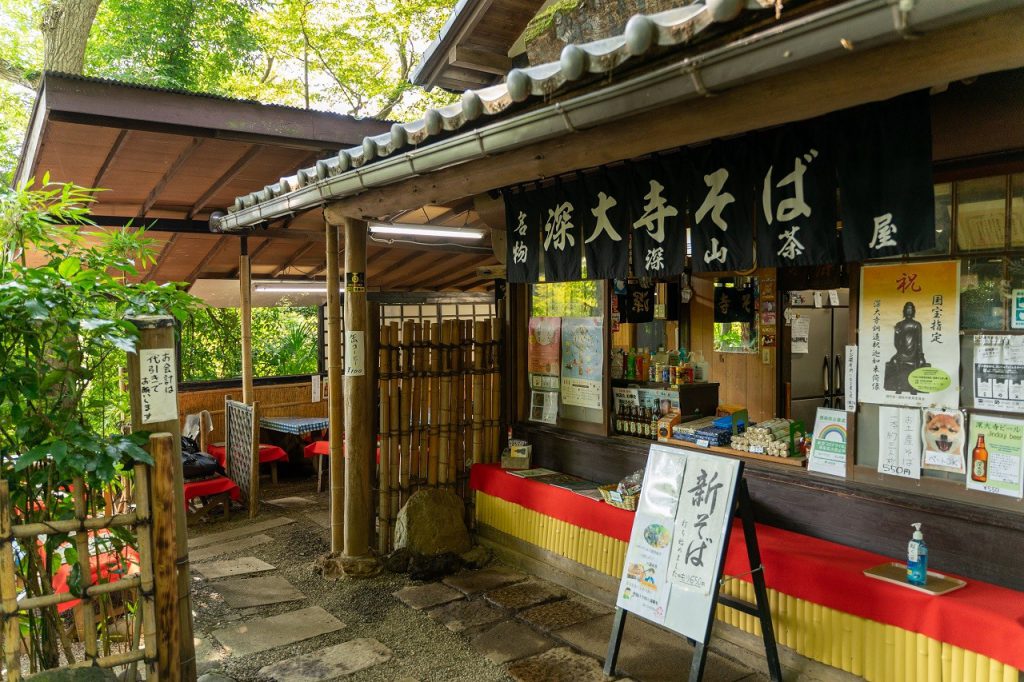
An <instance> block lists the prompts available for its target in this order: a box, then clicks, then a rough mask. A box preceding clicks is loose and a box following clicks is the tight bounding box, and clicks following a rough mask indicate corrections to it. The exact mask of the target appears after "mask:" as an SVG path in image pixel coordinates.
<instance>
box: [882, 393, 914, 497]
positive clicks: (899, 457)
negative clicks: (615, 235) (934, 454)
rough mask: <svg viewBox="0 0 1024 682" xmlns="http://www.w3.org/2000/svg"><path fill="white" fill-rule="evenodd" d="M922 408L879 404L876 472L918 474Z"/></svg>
mask: <svg viewBox="0 0 1024 682" xmlns="http://www.w3.org/2000/svg"><path fill="white" fill-rule="evenodd" d="M921 449H922V444H921V411H920V410H916V409H913V408H905V407H889V406H882V407H879V408H878V473H880V474H889V475H890V476H902V477H904V478H914V479H919V478H921Z"/></svg>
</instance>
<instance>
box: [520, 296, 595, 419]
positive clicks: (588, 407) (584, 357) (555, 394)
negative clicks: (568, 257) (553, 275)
mask: <svg viewBox="0 0 1024 682" xmlns="http://www.w3.org/2000/svg"><path fill="white" fill-rule="evenodd" d="M604 295H605V294H604V283H603V282H599V281H592V280H586V281H580V282H559V283H552V284H534V285H532V286H531V287H530V319H529V336H528V347H527V359H528V362H527V365H528V367H527V372H528V382H529V385H528V390H529V402H528V405H527V411H528V414H527V415H526V418H527V419H528V420H529V421H534V422H540V423H546V424H557V425H559V426H563V427H567V428H580V429H581V430H585V431H594V432H603V424H604V419H605V405H604V403H605V395H606V393H607V387H606V381H605V376H604V373H605V314H604V313H605V305H604ZM597 424H600V425H601V427H599V428H597V427H595V426H594V425H597Z"/></svg>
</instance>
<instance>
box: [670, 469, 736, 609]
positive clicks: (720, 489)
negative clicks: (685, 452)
mask: <svg viewBox="0 0 1024 682" xmlns="http://www.w3.org/2000/svg"><path fill="white" fill-rule="evenodd" d="M733 471H734V470H733V468H732V467H730V466H729V464H728V463H727V462H725V461H724V460H722V459H721V458H718V457H701V456H699V455H696V456H694V455H691V456H690V458H689V461H688V462H687V466H686V472H685V473H684V474H683V483H682V487H681V491H680V492H681V497H680V501H679V511H678V513H677V514H676V524H675V532H674V533H673V536H674V537H673V543H672V558H671V571H670V576H669V579H670V580H671V581H672V584H673V585H676V586H678V587H680V588H682V589H684V590H692V591H695V592H698V593H700V594H709V593H710V592H711V589H712V588H713V587H714V584H715V576H716V575H717V559H718V557H719V555H720V554H721V553H722V552H723V550H724V548H723V547H721V544H720V543H721V539H722V530H723V527H724V526H725V522H726V521H727V520H728V518H729V512H730V509H729V506H730V505H729V502H728V500H729V494H730V492H731V491H732V489H733V478H732V477H733Z"/></svg>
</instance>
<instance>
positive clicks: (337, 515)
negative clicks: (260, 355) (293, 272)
mask: <svg viewBox="0 0 1024 682" xmlns="http://www.w3.org/2000/svg"><path fill="white" fill-rule="evenodd" d="M326 231H327V235H326V243H325V244H324V248H325V249H326V251H327V390H328V410H329V411H330V418H329V424H330V430H329V434H330V435H329V437H330V444H331V456H330V488H331V552H334V553H337V552H341V551H342V550H343V549H344V537H345V525H344V519H345V481H344V478H345V441H344V438H345V421H344V416H343V405H342V400H341V396H342V381H343V376H344V370H343V369H342V366H341V347H342V346H341V344H342V340H341V271H340V268H339V267H338V249H339V244H338V226H337V225H332V224H331V223H327V225H326Z"/></svg>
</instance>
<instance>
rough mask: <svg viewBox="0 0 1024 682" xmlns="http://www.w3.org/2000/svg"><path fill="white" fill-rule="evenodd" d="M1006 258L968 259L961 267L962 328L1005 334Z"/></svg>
mask: <svg viewBox="0 0 1024 682" xmlns="http://www.w3.org/2000/svg"><path fill="white" fill-rule="evenodd" d="M1004 266H1005V261H1004V259H1003V258H965V259H964V260H963V262H962V264H961V266H960V328H961V329H969V330H987V331H1002V330H1003V329H1005V327H1006V323H1005V319H1004V317H1005V316H1004V309H1005V300H1006V286H1005V279H1004V276H1003V270H1004Z"/></svg>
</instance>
